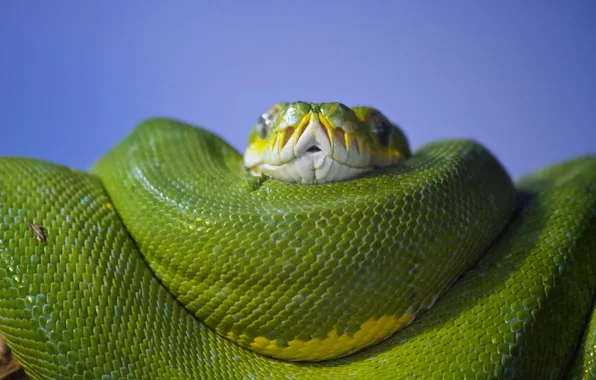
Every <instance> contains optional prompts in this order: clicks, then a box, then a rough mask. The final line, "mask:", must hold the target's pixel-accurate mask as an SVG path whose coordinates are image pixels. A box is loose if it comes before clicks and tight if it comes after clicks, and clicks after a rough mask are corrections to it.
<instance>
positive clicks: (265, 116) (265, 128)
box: [256, 104, 280, 139]
mask: <svg viewBox="0 0 596 380" xmlns="http://www.w3.org/2000/svg"><path fill="white" fill-rule="evenodd" d="M279 111H280V107H279V106H278V105H277V104H276V105H274V106H273V107H271V108H269V109H268V110H267V111H265V112H263V113H262V114H261V116H259V120H257V124H256V129H257V134H258V135H259V138H261V139H264V138H266V137H267V136H268V135H269V131H271V127H272V126H273V123H274V122H275V119H277V116H278V115H279Z"/></svg>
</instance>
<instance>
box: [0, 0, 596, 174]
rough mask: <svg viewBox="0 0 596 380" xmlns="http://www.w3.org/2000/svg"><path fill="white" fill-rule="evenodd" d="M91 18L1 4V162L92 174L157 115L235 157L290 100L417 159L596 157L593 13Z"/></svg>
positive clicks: (481, 8)
mask: <svg viewBox="0 0 596 380" xmlns="http://www.w3.org/2000/svg"><path fill="white" fill-rule="evenodd" d="M430 3H432V4H433V5H432V6H430V5H428V4H430ZM90 4H91V2H83V1H53V2H42V1H25V0H23V1H16V0H15V1H9V0H5V1H3V2H2V4H1V5H0V133H1V135H0V136H1V137H0V155H18V156H30V157H37V158H42V159H47V160H51V161H55V162H59V163H62V164H66V165H69V166H71V167H74V168H78V169H86V168H88V167H89V166H90V165H91V164H92V163H93V162H94V161H95V160H96V159H97V158H99V157H100V156H101V155H102V154H104V153H105V152H106V151H107V150H108V149H110V148H111V147H112V146H114V145H115V144H116V143H117V142H118V141H120V140H121V139H122V138H124V137H125V136H126V135H127V134H128V133H129V132H130V131H131V130H132V128H133V127H134V126H135V124H136V123H138V122H139V121H140V120H142V119H144V118H147V117H150V116H155V115H160V116H173V117H176V118H179V119H183V120H185V121H187V122H190V123H193V124H198V125H202V126H204V127H206V128H208V129H210V130H212V131H215V132H217V133H218V134H220V135H221V136H222V137H224V138H225V139H226V140H228V141H230V142H231V143H232V144H233V145H234V146H235V147H236V148H238V149H239V150H243V149H244V147H245V144H246V138H247V136H248V132H249V128H250V127H251V126H252V124H253V122H254V121H255V120H256V118H257V116H258V115H259V113H260V112H261V111H263V110H264V109H266V108H267V107H269V106H270V105H271V104H272V103H275V102H277V101H293V100H307V101H335V100H336V101H341V102H343V103H345V104H347V105H356V104H366V105H373V106H376V107H378V108H380V109H381V110H382V111H383V112H385V113H386V114H387V115H388V116H389V117H390V118H391V119H392V120H394V121H395V122H397V123H399V124H401V126H402V127H403V128H404V130H405V131H406V134H407V135H408V137H409V138H410V142H411V144H412V146H413V147H414V148H416V147H419V146H420V145H421V144H423V143H425V142H428V141H430V140H434V139H442V138H453V137H470V138H475V139H477V140H479V141H481V142H483V143H484V144H485V145H486V146H488V147H489V148H490V149H491V150H492V151H493V152H494V153H495V154H496V155H497V156H498V157H499V158H500V159H501V160H502V161H503V163H504V164H505V165H506V167H507V168H508V170H509V171H510V173H511V174H512V175H514V176H515V177H517V176H519V175H521V174H523V173H525V172H528V171H532V170H535V169H538V168H539V167H541V166H543V165H547V164H549V163H552V162H555V161H557V160H562V159H565V158H569V157H572V156H574V155H578V154H582V153H596V125H595V120H596V21H595V20H596V2H595V1H593V0H586V1H569V2H562V1H546V0H543V1H523V2H522V1H512V0H510V1H500V2H491V3H490V4H488V2H476V1H449V2H438V1H437V2H427V3H426V4H427V5H426V6H424V5H422V3H421V2H414V1H412V2H409V1H394V2H390V1H386V2H381V1H378V2H373V1H366V2H350V1H269V2H266V1H263V2H260V3H257V2H249V1H237V2H232V1H228V2H220V3H219V4H218V5H215V4H216V2H206V1H205V2H200V1H178V2H176V4H177V5H174V3H173V2H164V1H126V2H124V1H102V2H94V5H90ZM167 4H169V5H167Z"/></svg>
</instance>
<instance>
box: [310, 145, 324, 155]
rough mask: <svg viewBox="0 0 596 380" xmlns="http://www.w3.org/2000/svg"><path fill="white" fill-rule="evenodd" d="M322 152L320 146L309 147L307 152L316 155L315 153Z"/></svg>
mask: <svg viewBox="0 0 596 380" xmlns="http://www.w3.org/2000/svg"><path fill="white" fill-rule="evenodd" d="M320 151H321V149H320V148H319V147H318V146H315V145H313V146H311V147H309V148H308V149H307V150H306V152H307V153H314V152H320Z"/></svg>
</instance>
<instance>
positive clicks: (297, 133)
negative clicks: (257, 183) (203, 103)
mask: <svg viewBox="0 0 596 380" xmlns="http://www.w3.org/2000/svg"><path fill="white" fill-rule="evenodd" d="M244 163H245V166H247V167H248V168H249V169H250V171H251V173H252V174H253V175H261V174H265V175H268V176H271V177H273V178H276V179H280V180H284V181H290V182H298V183H301V184H321V183H327V182H333V181H342V180H346V179H350V178H354V177H356V176H358V175H361V174H363V173H366V172H368V171H370V170H372V169H374V165H372V163H371V154H370V148H369V147H367V146H366V144H364V143H363V142H362V141H360V139H358V138H357V137H356V136H355V134H354V133H350V132H348V131H346V130H345V129H344V128H342V127H341V126H335V125H333V124H331V123H330V122H329V121H328V120H327V119H326V118H325V117H324V116H322V115H320V114H318V113H316V112H311V113H309V114H308V115H306V116H305V117H304V118H303V119H302V120H301V122H300V123H299V124H298V125H296V126H285V127H284V128H281V129H280V130H279V131H278V132H277V133H276V134H275V135H273V136H272V137H271V139H270V140H269V142H268V144H266V145H264V146H263V148H262V149H261V150H257V151H253V152H247V154H246V155H245V158H244Z"/></svg>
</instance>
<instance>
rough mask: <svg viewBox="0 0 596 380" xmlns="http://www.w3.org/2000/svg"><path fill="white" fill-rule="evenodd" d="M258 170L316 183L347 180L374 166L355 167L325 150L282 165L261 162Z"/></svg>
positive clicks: (278, 176)
mask: <svg viewBox="0 0 596 380" xmlns="http://www.w3.org/2000/svg"><path fill="white" fill-rule="evenodd" d="M257 170H258V172H259V173H263V174H265V175H268V176H270V177H272V178H275V179H278V180H280V181H285V182H297V183H301V184H303V185H314V184H320V183H327V182H336V181H345V180H348V179H351V178H354V177H357V176H359V175H362V174H364V173H366V172H368V171H370V170H372V167H371V168H353V167H350V166H347V165H344V164H341V163H339V162H337V161H335V160H334V159H332V158H329V157H327V156H326V155H325V153H323V152H314V153H306V154H304V155H303V156H301V157H298V158H296V159H294V160H292V161H290V162H288V163H285V164H282V165H277V166H276V165H268V164H261V165H259V167H258V168H257Z"/></svg>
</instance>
